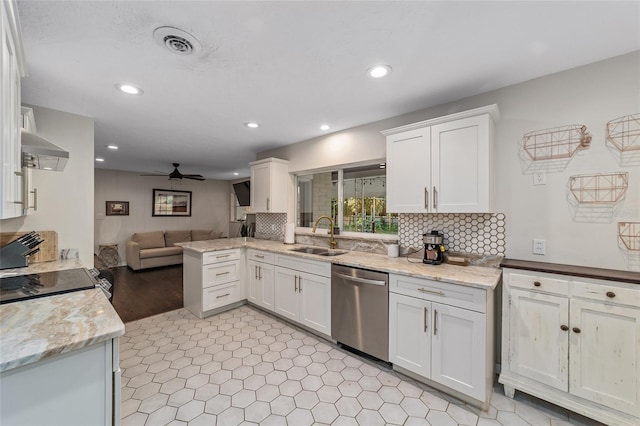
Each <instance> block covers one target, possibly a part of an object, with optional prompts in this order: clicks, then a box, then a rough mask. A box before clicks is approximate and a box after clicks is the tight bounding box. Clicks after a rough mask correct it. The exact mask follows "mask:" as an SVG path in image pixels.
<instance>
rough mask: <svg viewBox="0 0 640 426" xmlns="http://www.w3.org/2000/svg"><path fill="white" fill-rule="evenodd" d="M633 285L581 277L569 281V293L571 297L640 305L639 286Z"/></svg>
mask: <svg viewBox="0 0 640 426" xmlns="http://www.w3.org/2000/svg"><path fill="white" fill-rule="evenodd" d="M628 285H629V284H628ZM635 287H636V288H629V287H626V286H625V285H624V284H621V285H612V284H611V282H609V283H606V282H603V281H599V280H588V279H585V278H581V279H578V280H574V281H572V282H571V294H572V296H573V297H582V298H585V299H591V300H598V301H601V302H611V303H615V304H618V305H629V306H634V307H638V306H640V286H635Z"/></svg>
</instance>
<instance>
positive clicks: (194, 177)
mask: <svg viewBox="0 0 640 426" xmlns="http://www.w3.org/2000/svg"><path fill="white" fill-rule="evenodd" d="M197 176H199V175H182V177H183V178H185V179H193V180H204V178H203V177H197Z"/></svg>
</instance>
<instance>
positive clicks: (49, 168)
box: [42, 167, 53, 170]
mask: <svg viewBox="0 0 640 426" xmlns="http://www.w3.org/2000/svg"><path fill="white" fill-rule="evenodd" d="M42 170H53V169H52V168H51V167H43V168H42Z"/></svg>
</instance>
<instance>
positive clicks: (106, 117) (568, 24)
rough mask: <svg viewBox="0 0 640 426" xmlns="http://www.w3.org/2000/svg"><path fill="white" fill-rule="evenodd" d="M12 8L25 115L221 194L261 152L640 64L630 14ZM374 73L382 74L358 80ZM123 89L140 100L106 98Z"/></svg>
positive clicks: (496, 9)
mask: <svg viewBox="0 0 640 426" xmlns="http://www.w3.org/2000/svg"><path fill="white" fill-rule="evenodd" d="M18 9H19V13H20V20H21V22H22V31H23V37H24V46H25V53H26V59H27V71H28V74H29V75H28V77H26V78H24V79H23V102H25V103H30V104H35V105H40V106H45V107H49V108H54V109H58V110H62V111H67V112H71V113H76V114H81V115H86V116H90V117H94V118H95V151H96V156H101V157H104V158H105V160H106V161H105V162H104V163H102V164H96V167H103V168H109V169H116V170H128V171H136V172H153V171H166V172H167V173H168V172H170V171H171V170H172V167H171V163H172V162H177V163H181V164H182V166H181V167H180V171H181V172H182V173H200V174H202V175H204V176H205V177H207V178H215V179H225V180H229V179H234V178H236V177H235V176H233V172H239V173H240V176H247V175H248V166H247V163H248V162H249V161H252V160H255V158H256V153H257V152H260V151H263V150H266V149H270V148H275V147H278V146H282V145H287V144H291V143H294V142H299V141H302V140H306V139H309V138H313V137H316V136H320V135H322V134H324V133H328V132H333V131H338V130H342V129H346V128H349V127H353V126H357V125H361V124H365V123H370V122H373V121H377V120H380V119H383V118H387V117H392V116H396V115H400V114H403V113H407V112H411V111H415V110H418V109H422V108H427V107H430V106H433V105H438V104H441V103H444V102H448V101H452V100H456V99H460V98H464V97H467V96H471V95H474V94H478V93H484V92H487V91H490V90H493V89H497V88H501V87H504V86H508V85H511V84H515V83H519V82H522V81H526V80H530V79H532V78H536V77H539V76H543V75H546V74H550V73H554V72H558V71H561V70H565V69H569V68H573V67H576V66H579V65H583V64H587V63H591V62H595V61H598V60H601V59H605V58H609V57H613V56H617V55H620V54H624V53H627V52H631V51H635V50H640V2H638V1H630V2H613V1H602V2H482V1H473V2H455V1H447V2H430V1H428V2H427V1H422V2H398V1H393V2H391V1H385V2H324V1H318V2H265V1H261V2H238V1H233V2H217V1H198V2H189V1H140V2H134V1H118V2H113V1H96V2H93V1H41V2H40V1H30V0H22V1H19V2H18ZM166 25H169V26H174V27H178V28H180V29H182V30H184V31H187V32H189V33H191V34H192V35H193V36H195V37H196V38H197V39H198V40H199V41H200V43H201V44H202V46H203V48H202V51H201V52H200V53H199V54H197V55H192V56H179V55H176V54H174V53H171V52H169V51H168V50H165V49H164V48H163V47H161V46H160V45H159V44H157V43H156V41H155V40H154V38H153V31H154V29H155V28H157V27H160V26H166ZM378 63H385V64H389V65H391V66H392V67H393V72H392V73H391V74H390V75H389V76H388V77H386V78H385V79H381V80H373V79H371V78H369V77H367V76H366V75H365V71H366V70H367V68H369V67H370V66H372V65H374V64H378ZM121 82H129V83H132V84H135V85H137V86H139V87H141V88H142V89H143V90H144V95H142V96H128V95H125V94H123V93H121V92H118V91H116V90H115V88H114V84H116V83H121ZM36 119H37V117H36ZM247 121H257V122H259V123H260V124H261V127H260V128H258V129H248V128H246V127H245V126H244V123H245V122H247ZM322 123H327V124H329V125H330V126H331V130H329V131H328V132H323V131H322V130H320V128H319V127H320V125H321V124H322ZM107 144H116V145H118V146H120V149H119V150H118V151H117V152H108V150H107V149H106V148H105V146H106V145H107ZM60 145H62V146H64V144H63V143H61V142H60Z"/></svg>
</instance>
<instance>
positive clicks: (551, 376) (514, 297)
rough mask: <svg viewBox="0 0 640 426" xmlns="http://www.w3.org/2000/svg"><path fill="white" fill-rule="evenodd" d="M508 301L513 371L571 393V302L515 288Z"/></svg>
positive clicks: (510, 363) (564, 298)
mask: <svg viewBox="0 0 640 426" xmlns="http://www.w3.org/2000/svg"><path fill="white" fill-rule="evenodd" d="M509 298H510V299H509V301H510V306H509V313H508V316H509V353H507V354H504V353H503V354H502V356H503V357H504V356H508V357H509V369H510V371H512V372H514V373H517V374H519V375H521V376H524V377H527V378H530V379H533V380H536V381H538V382H541V383H545V384H547V385H549V386H553V387H554V388H557V389H560V390H562V391H565V392H566V391H568V389H569V370H568V368H569V365H568V363H569V361H568V360H569V336H568V334H567V330H568V325H569V299H567V298H566V297H559V296H553V295H550V294H544V293H537V292H533V291H523V290H518V289H514V288H510V289H509ZM563 325H564V326H565V327H567V330H563V329H562V328H561V327H562V326H563Z"/></svg>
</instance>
